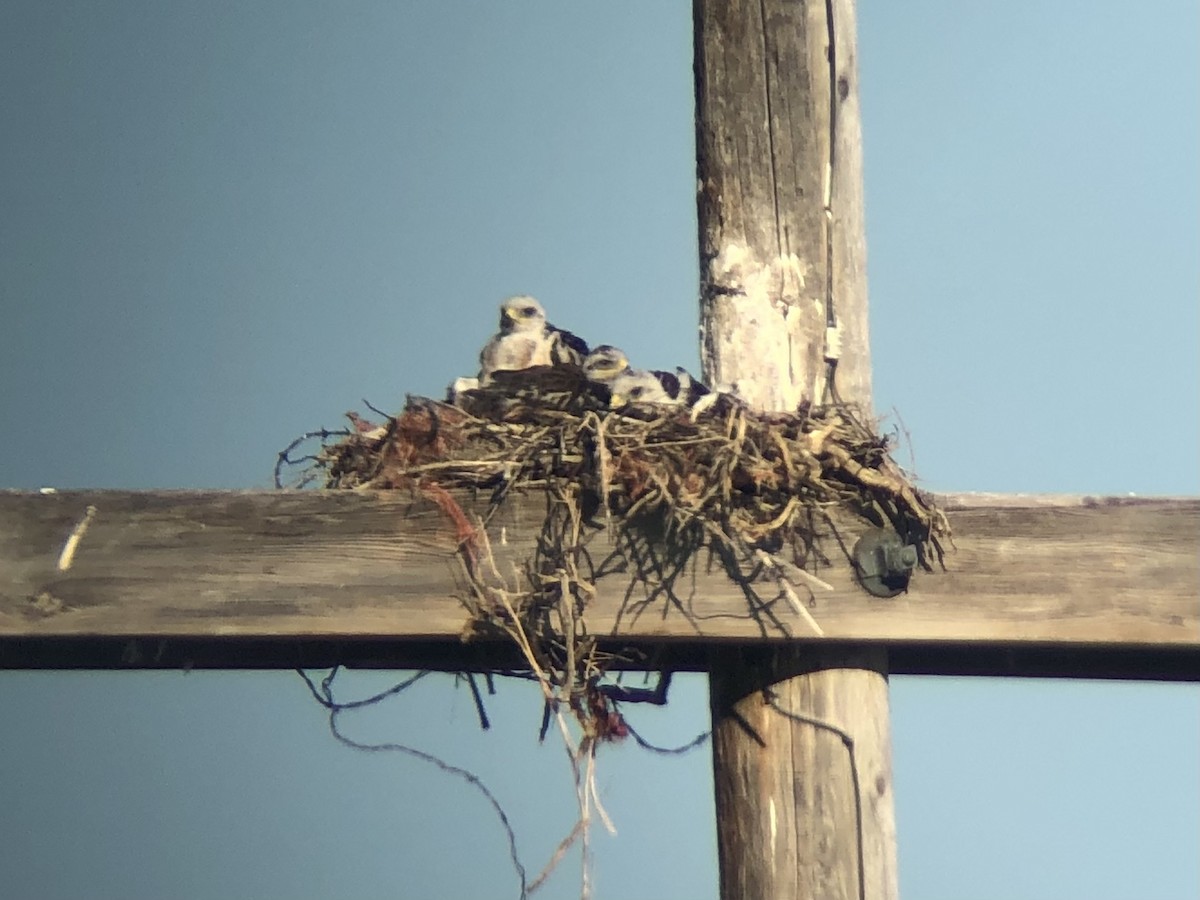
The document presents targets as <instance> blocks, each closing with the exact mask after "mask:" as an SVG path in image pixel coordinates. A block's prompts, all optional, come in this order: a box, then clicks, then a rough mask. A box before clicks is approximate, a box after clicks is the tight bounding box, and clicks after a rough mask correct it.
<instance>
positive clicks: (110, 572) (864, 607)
mask: <svg viewBox="0 0 1200 900" xmlns="http://www.w3.org/2000/svg"><path fill="white" fill-rule="evenodd" d="M462 499H463V503H464V506H465V508H466V509H467V511H468V513H469V514H475V513H479V512H482V511H483V509H484V508H485V505H484V504H483V503H482V502H479V503H476V504H470V503H468V502H467V500H466V499H465V498H462ZM939 503H940V504H941V505H942V506H943V508H945V509H946V510H947V513H948V517H949V519H950V522H951V525H952V526H953V529H954V535H955V538H954V540H955V544H956V546H957V551H956V552H953V553H951V554H950V555H948V556H947V559H946V563H947V571H945V572H941V571H938V572H935V573H924V572H918V574H917V575H916V576H915V577H914V579H913V581H912V584H911V587H910V590H909V591H908V593H906V594H903V595H901V596H900V597H897V598H895V599H891V600H883V599H878V598H875V597H871V596H870V595H868V594H867V593H866V592H865V591H863V590H862V589H861V588H860V587H859V586H858V585H857V583H856V582H855V580H854V577H853V572H852V569H851V567H850V566H849V564H848V563H847V562H846V561H845V559H844V557H842V555H841V554H840V551H837V547H836V544H832V545H830V544H829V542H828V541H827V542H826V543H827V547H826V552H827V554H828V555H829V556H830V559H831V562H832V565H830V566H828V567H823V568H820V569H818V570H816V573H815V574H816V575H817V576H818V577H819V579H820V580H821V581H824V582H826V583H828V584H829V585H830V586H831V587H832V588H833V589H832V590H829V591H826V590H824V589H822V588H820V587H819V586H810V585H808V584H807V583H806V582H804V581H803V580H800V581H797V582H795V583H794V585H793V590H794V592H795V593H796V594H797V595H798V596H801V597H803V598H804V599H805V600H806V601H807V609H808V610H809V612H810V614H811V616H812V617H813V619H814V620H815V622H816V623H817V624H818V626H819V627H820V629H821V630H822V631H823V632H824V634H823V636H818V635H817V634H816V633H815V632H814V631H813V630H812V627H811V625H810V624H809V623H808V622H807V621H806V620H805V618H803V617H801V616H799V615H797V614H796V613H795V612H793V611H792V609H791V608H790V607H789V606H788V604H787V603H785V602H783V601H778V602H776V603H774V604H773V605H772V607H771V609H772V612H773V614H774V615H775V616H776V617H777V618H778V619H780V620H781V621H783V623H784V624H785V625H786V627H787V629H788V630H789V631H790V633H791V636H792V637H791V638H790V639H794V640H804V641H814V642H816V641H827V642H850V643H860V642H867V643H876V642H881V643H884V644H886V645H887V646H888V647H889V648H890V650H891V655H892V671H894V672H904V671H928V672H967V673H971V674H1004V673H1005V672H1006V671H1013V672H1016V671H1020V672H1021V673H1022V674H1071V670H1072V667H1073V665H1076V664H1078V663H1079V662H1080V661H1082V660H1084V659H1088V660H1089V661H1090V665H1091V667H1090V668H1089V673H1091V674H1093V675H1103V674H1106V672H1105V665H1104V664H1103V662H1102V661H1103V660H1107V669H1108V670H1107V674H1111V675H1118V676H1128V677H1140V678H1171V679H1196V678H1200V599H1198V589H1200V588H1198V586H1200V557H1198V551H1200V499H1196V498H1173V499H1141V498H1111V497H1101V498H1088V497H1067V496H1014V495H984V494H955V495H947V496H943V497H940V498H939ZM544 504H545V501H544V499H543V498H542V497H541V496H540V495H539V496H522V497H515V498H511V499H510V501H509V502H508V503H507V504H506V506H505V508H504V512H503V515H501V516H499V517H497V518H495V519H493V521H492V522H491V523H490V524H489V526H488V529H487V533H488V535H489V537H490V540H491V544H492V547H493V549H494V551H495V555H496V557H497V563H498V568H499V570H500V572H501V574H503V575H504V576H505V578H506V579H507V580H508V581H509V583H510V584H512V585H514V586H515V585H516V583H517V581H518V578H517V575H516V572H517V570H518V569H519V568H521V567H522V566H523V562H524V560H525V559H527V558H528V556H529V553H530V551H531V548H532V546H533V540H534V537H535V535H536V531H537V528H538V527H539V526H540V523H541V521H542V518H543V515H544V509H545V506H544ZM89 509H90V510H92V512H90V513H89ZM72 535H75V537H72ZM843 539H844V540H847V541H850V540H852V539H853V534H852V533H847V532H843ZM607 540H608V539H607V537H606V536H605V535H603V534H600V535H598V536H597V537H596V538H594V539H593V542H592V544H591V545H590V547H591V552H592V555H593V557H594V558H595V557H596V556H597V555H602V553H603V550H604V548H605V547H606V546H608V544H607ZM455 548H456V537H455V531H454V528H453V526H452V525H451V523H450V522H449V521H448V519H447V518H446V517H445V515H443V514H442V512H441V511H440V510H439V509H438V508H437V507H435V506H433V505H432V504H430V503H429V502H427V501H424V500H414V499H413V498H412V497H410V496H408V495H407V494H405V493H403V492H297V493H289V492H256V491H204V492H181V491H163V492H123V491H78V492H76V491H70V492H66V491H64V492H59V493H51V494H41V493H23V492H5V493H0V667H8V668H17V667H19V668H29V667H70V666H73V665H84V666H105V667H107V666H112V667H122V666H126V667H134V668H143V667H158V666H164V665H168V666H178V665H187V664H198V665H217V666H222V667H234V668H241V667H245V668H260V667H264V666H269V667H276V666H278V667H291V666H294V665H296V664H297V662H298V661H301V660H302V661H305V662H306V663H307V664H314V665H316V664H321V663H325V662H333V661H337V660H342V661H347V662H354V663H356V664H360V665H376V666H389V667H390V666H396V667H401V666H405V665H420V666H426V667H435V668H445V669H457V668H463V667H473V666H480V665H492V664H495V662H496V661H498V660H503V659H506V658H507V657H506V651H505V648H504V647H503V646H496V645H493V646H486V645H484V646H481V645H480V644H479V643H478V642H477V643H475V644H471V645H463V644H461V642H460V641H459V640H458V636H459V635H460V634H461V633H462V632H463V629H464V626H465V625H466V623H467V619H468V613H467V610H466V608H465V606H464V605H463V604H462V602H461V601H460V599H459V598H460V597H461V596H463V592H464V581H463V576H462V572H461V568H460V567H459V566H458V564H457V562H456V560H455ZM68 557H69V558H68ZM773 577H774V576H766V575H764V576H763V578H761V579H760V581H759V582H757V583H756V585H755V590H756V592H757V593H758V594H759V595H760V596H761V597H764V598H767V599H768V600H769V599H771V598H773V597H775V596H776V595H777V594H779V593H780V585H779V583H778V581H777V579H775V580H772V579H773ZM628 585H629V578H628V576H622V575H611V576H607V577H605V578H603V579H601V580H600V581H599V582H598V583H597V587H598V594H597V596H596V598H595V600H593V601H592V602H591V603H590V604H589V606H588V608H587V611H586V619H587V623H588V627H589V629H590V631H591V632H592V633H594V634H599V635H605V636H609V637H610V638H611V641H610V642H611V643H613V644H614V645H618V644H619V645H629V646H632V647H634V648H637V649H638V650H639V652H640V653H642V654H644V655H641V656H637V657H635V658H634V660H633V661H632V662H631V664H630V667H631V668H642V667H651V666H652V665H654V664H658V663H659V662H661V661H662V660H667V661H669V662H671V664H674V665H678V666H681V667H684V668H698V669H703V668H704V667H705V649H704V648H705V647H707V646H710V645H712V644H713V643H718V642H725V641H729V640H731V639H733V640H739V641H761V640H768V641H782V640H788V639H789V638H788V636H787V635H785V634H784V633H783V632H781V631H778V630H772V631H768V633H767V634H766V636H765V638H764V635H763V629H762V627H761V626H760V625H759V624H758V623H757V622H756V621H755V619H754V618H753V617H752V616H750V615H749V612H748V610H749V607H748V601H747V598H746V595H745V593H744V592H743V590H742V589H741V588H739V587H738V586H737V585H736V584H735V583H733V582H732V581H731V580H730V579H729V578H728V577H727V576H726V574H725V573H724V572H723V571H722V570H721V569H720V568H719V567H716V566H712V567H711V568H709V567H706V566H704V565H703V564H701V565H698V566H695V567H693V571H692V572H690V573H689V574H688V575H686V576H685V577H682V578H680V579H679V581H678V582H677V586H676V590H675V597H674V598H673V599H672V600H668V599H667V598H665V597H658V598H657V599H655V600H654V601H653V602H651V603H649V604H646V605H641V601H642V600H644V598H645V590H644V589H641V588H639V589H636V590H634V591H633V592H632V594H630V595H629V596H628V597H627V596H626V592H627V588H628ZM439 661H440V662H439ZM1017 661H1020V665H1018V664H1017ZM1098 663H1100V664H1099V671H1096V665H1097V664H1098Z"/></svg>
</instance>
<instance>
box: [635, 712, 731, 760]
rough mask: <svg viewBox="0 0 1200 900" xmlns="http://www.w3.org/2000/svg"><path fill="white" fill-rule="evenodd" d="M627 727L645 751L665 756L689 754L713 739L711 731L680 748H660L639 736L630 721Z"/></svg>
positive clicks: (697, 736)
mask: <svg viewBox="0 0 1200 900" xmlns="http://www.w3.org/2000/svg"><path fill="white" fill-rule="evenodd" d="M625 727H626V728H628V729H629V734H630V736H631V737H632V738H633V739H634V741H636V742H637V745H638V746H639V747H641V748H642V749H643V750H649V751H650V752H651V753H660V754H662V755H664V756H680V755H682V754H684V753H687V752H688V751H689V750H695V749H696V748H697V747H699V746H700V745H701V744H703V743H704V742H705V741H707V740H708V739H709V738H710V737H712V731H711V730H709V731H705V732H701V733H700V734H698V735H696V736H695V737H694V738H692V739H691V740H690V741H688V742H687V743H686V744H680V745H679V746H678V747H660V746H659V745H658V744H652V743H650V742H649V741H648V740H646V739H645V738H644V737H642V736H641V735H640V734H638V731H637V729H636V728H634V727H633V726H632V725H630V724H629V720H628V719H626V720H625Z"/></svg>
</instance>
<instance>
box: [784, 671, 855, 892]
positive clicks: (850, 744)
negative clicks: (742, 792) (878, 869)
mask: <svg viewBox="0 0 1200 900" xmlns="http://www.w3.org/2000/svg"><path fill="white" fill-rule="evenodd" d="M763 699H764V700H766V702H767V705H768V706H770V707H771V709H773V710H775V712H777V713H779V714H780V715H781V716H783V717H784V718H785V719H789V720H791V721H792V722H797V723H799V724H802V725H811V726H812V727H813V728H820V729H821V730H823V731H828V732H830V733H832V734H836V735H837V736H838V737H839V738H841V741H842V745H843V746H844V747H845V748H846V753H847V754H849V757H850V781H851V786H852V787H853V789H854V829H855V837H856V839H857V847H856V850H857V854H856V855H857V858H858V897H859V900H866V896H867V887H866V861H865V860H864V859H863V814H862V786H861V785H860V784H859V779H858V759H857V757H856V756H855V754H854V738H853V737H851V736H850V733H849V732H848V731H846V730H845V729H842V728H839V727H838V726H837V725H834V724H833V723H832V722H827V721H825V720H824V719H818V718H816V717H815V716H806V715H804V714H803V713H797V712H792V711H791V710H788V709H784V708H783V707H782V706H780V705H779V699H778V698H777V697H776V696H775V695H774V694H773V693H771V692H770V691H764V692H763Z"/></svg>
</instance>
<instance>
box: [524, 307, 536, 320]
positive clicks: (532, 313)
mask: <svg viewBox="0 0 1200 900" xmlns="http://www.w3.org/2000/svg"><path fill="white" fill-rule="evenodd" d="M521 315H523V316H524V317H525V318H527V319H528V318H529V317H530V316H536V315H537V310H536V309H534V308H533V307H532V306H526V307H524V308H523V309H522V310H521Z"/></svg>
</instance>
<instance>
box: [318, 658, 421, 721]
mask: <svg viewBox="0 0 1200 900" xmlns="http://www.w3.org/2000/svg"><path fill="white" fill-rule="evenodd" d="M339 671H341V667H340V666H334V667H333V668H332V669H330V670H329V674H328V675H326V676H325V677H324V678H322V679H321V689H320V691H318V690H317V686H316V685H315V684H313V681H312V679H311V678H309V677H308V673H307V672H305V671H304V670H303V669H297V670H296V672H297V674H299V676H300V677H301V678H303V679H304V683H305V684H307V685H308V690H309V692H310V693H311V694H312V695H313V699H315V700H316V701H317V702H318V703H320V704H321V705H322V706H324V707H325V708H326V709H328V710H332V711H333V712H342V711H343V710H347V709H361V708H362V707H364V706H371V705H373V704H375V703H379V702H380V701H382V700H385V699H387V698H388V697H392V696H394V695H396V694H399V693H400V692H401V691H403V690H407V689H408V688H410V687H411V686H412V685H414V684H416V683H417V682H418V681H420V680H421V679H422V678H424V677H425V676H426V675H428V674H429V672H427V671H421V672H417V673H416V674H415V675H413V676H411V677H410V678H406V679H404V681H401V682H400V683H398V684H394V685H392V686H391V687H390V688H388V689H387V690H386V691H380V692H379V693H378V694H375V695H373V696H371V697H366V698H365V699H363V700H351V701H350V702H349V703H335V702H334V701H333V681H334V679H335V678H337V674H338V672H339Z"/></svg>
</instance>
